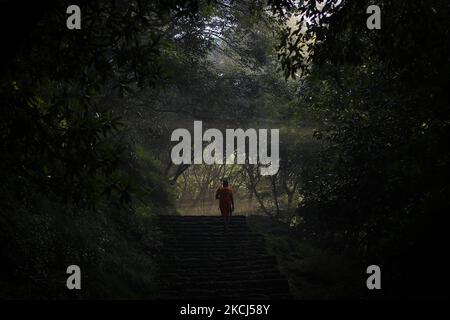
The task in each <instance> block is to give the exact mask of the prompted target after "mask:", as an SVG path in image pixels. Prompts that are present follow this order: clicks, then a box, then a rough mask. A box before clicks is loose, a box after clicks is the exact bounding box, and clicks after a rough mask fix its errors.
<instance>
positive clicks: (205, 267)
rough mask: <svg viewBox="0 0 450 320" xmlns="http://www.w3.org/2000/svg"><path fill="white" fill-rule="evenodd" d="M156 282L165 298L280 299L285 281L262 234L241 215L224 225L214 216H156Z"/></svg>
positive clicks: (284, 294)
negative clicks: (159, 243)
mask: <svg viewBox="0 0 450 320" xmlns="http://www.w3.org/2000/svg"><path fill="white" fill-rule="evenodd" d="M159 228H160V230H161V231H162V232H163V246H162V248H161V253H162V255H163V256H164V257H165V259H164V261H163V263H162V268H161V283H160V285H161V288H163V292H164V297H165V298H169V299H170V298H177V299H179V298H187V299H212V298H213V299H214V298H215V299H218V298H234V299H246V298H247V299H248V298H249V297H250V298H251V297H254V299H280V298H289V297H290V294H289V286H288V282H287V280H286V278H285V277H284V276H283V275H282V274H281V273H280V271H279V269H278V266H277V261H276V259H275V257H273V256H271V255H269V254H268V252H267V249H266V246H265V240H264V237H263V236H262V235H259V234H255V233H253V232H251V230H250V229H249V228H248V226H247V223H246V217H245V216H234V217H233V220H232V224H231V225H230V227H229V229H228V230H227V231H225V230H224V227H223V221H222V218H221V217H218V216H161V217H159Z"/></svg>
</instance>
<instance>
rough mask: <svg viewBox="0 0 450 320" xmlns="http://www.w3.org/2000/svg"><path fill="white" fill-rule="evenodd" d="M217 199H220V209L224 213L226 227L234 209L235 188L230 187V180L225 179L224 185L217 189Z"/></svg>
mask: <svg viewBox="0 0 450 320" xmlns="http://www.w3.org/2000/svg"><path fill="white" fill-rule="evenodd" d="M216 199H219V209H220V212H221V213H222V217H223V222H224V224H225V229H227V228H228V224H229V223H230V218H231V212H232V211H234V200H233V190H232V189H231V188H230V187H228V180H223V183H222V187H219V189H217V191H216Z"/></svg>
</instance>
